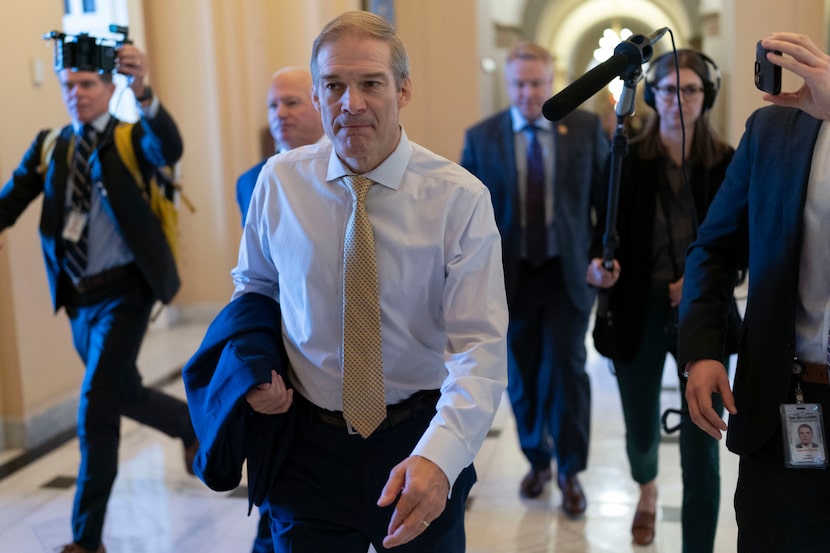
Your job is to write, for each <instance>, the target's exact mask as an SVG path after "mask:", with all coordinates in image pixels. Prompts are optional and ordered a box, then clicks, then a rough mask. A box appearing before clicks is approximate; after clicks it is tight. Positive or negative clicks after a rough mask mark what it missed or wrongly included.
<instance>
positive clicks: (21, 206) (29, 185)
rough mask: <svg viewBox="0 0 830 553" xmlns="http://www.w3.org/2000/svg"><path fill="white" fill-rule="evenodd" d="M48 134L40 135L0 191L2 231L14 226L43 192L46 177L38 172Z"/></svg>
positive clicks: (42, 132)
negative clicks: (43, 145)
mask: <svg viewBox="0 0 830 553" xmlns="http://www.w3.org/2000/svg"><path fill="white" fill-rule="evenodd" d="M47 132H48V131H41V132H40V133H38V135H37V137H35V139H34V141H33V142H32V144H31V146H29V149H28V150H27V151H26V153H25V154H24V155H23V159H22V160H21V161H20V165H18V166H17V168H16V169H15V170H14V173H12V176H11V178H10V179H9V181H8V182H7V183H6V184H5V186H3V189H2V190H0V231H2V230H3V229H5V228H6V227H10V226H12V225H13V224H14V223H15V222H16V221H17V219H18V217H20V215H21V214H22V213H23V211H24V210H25V209H26V207H27V206H28V205H29V204H30V203H31V202H32V201H33V200H34V199H35V198H37V197H38V196H39V195H40V194H41V192H43V184H44V175H41V174H40V173H39V172H38V166H39V165H40V157H41V154H40V149H41V145H42V143H43V138H44V137H45V136H46V133H47Z"/></svg>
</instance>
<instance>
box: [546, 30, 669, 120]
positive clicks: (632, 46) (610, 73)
mask: <svg viewBox="0 0 830 553" xmlns="http://www.w3.org/2000/svg"><path fill="white" fill-rule="evenodd" d="M668 30H669V29H668V27H663V28H662V29H658V30H656V31H654V32H653V33H651V34H649V35H647V36H644V35H633V36H630V37H629V38H628V39H627V40H624V41H623V42H620V43H619V44H617V47H616V48H614V55H613V56H611V57H610V58H608V59H607V60H606V61H604V62H602V63H601V64H599V65H597V66H596V67H594V68H593V69H591V70H590V71H588V72H587V73H585V74H584V75H583V76H581V77H580V78H578V79H577V80H575V81H574V82H573V83H571V84H570V85H568V86H567V87H565V88H564V89H563V90H562V91H561V92H559V93H558V94H556V95H555V96H554V97H553V98H551V99H549V100H548V101H547V102H545V104H544V105H543V106H542V115H544V116H545V119H548V120H550V121H559V120H560V119H562V118H563V117H565V116H566V115H567V114H569V113H570V112H572V111H573V110H574V109H576V108H577V106H579V105H580V104H581V103H582V102H584V101H585V100H587V99H588V98H590V97H591V96H593V95H594V94H596V93H597V92H599V91H600V89H602V87H604V86H605V85H607V84H608V83H610V82H611V81H612V80H613V79H614V78H616V77H619V76H621V75H623V74H625V73H628V72H629V71H634V70H636V69H639V68H640V66H641V65H642V64H643V63H645V62H647V61H648V60H650V59H651V55H652V54H653V53H654V49H653V48H652V45H653V44H654V43H655V42H657V41H658V40H660V38H661V37H662V36H663V35H664V34H665V33H666V31H668Z"/></svg>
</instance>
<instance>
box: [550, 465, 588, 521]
mask: <svg viewBox="0 0 830 553" xmlns="http://www.w3.org/2000/svg"><path fill="white" fill-rule="evenodd" d="M557 480H558V483H559V489H560V490H562V510H563V511H565V514H566V515H568V516H569V517H578V516H580V515H582V514H583V513H584V512H585V508H586V507H587V505H588V502H587V501H586V500H585V492H583V491H582V486H580V485H579V480H577V478H576V475H575V474H574V475H571V476H566V475H562V474H560V475H559V477H558V478H557Z"/></svg>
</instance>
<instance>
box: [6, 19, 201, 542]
mask: <svg viewBox="0 0 830 553" xmlns="http://www.w3.org/2000/svg"><path fill="white" fill-rule="evenodd" d="M53 35H54V33H53ZM53 38H54V37H53ZM77 38H85V39H86V41H82V42H79V43H76V46H75V47H73V48H69V47H66V44H64V42H65V41H64V36H63V35H60V37H59V38H58V41H59V42H60V44H59V46H60V48H58V47H56V50H55V52H56V63H55V71H56V74H57V76H58V78H59V80H60V83H61V90H62V96H63V101H64V104H65V105H66V109H67V112H68V113H69V116H70V118H71V120H72V121H71V123H70V124H69V125H66V126H65V127H63V128H62V129H60V131H59V132H58V133H57V134H55V133H52V132H50V131H47V130H44V131H41V132H40V133H38V135H37V137H36V138H35V140H34V142H33V143H32V145H31V147H30V148H29V150H28V151H27V152H26V154H25V155H24V156H23V159H22V161H21V162H20V165H19V166H18V167H17V169H15V171H14V174H13V175H12V177H11V179H9V181H8V182H7V183H6V185H5V186H4V187H3V189H2V190H0V230H3V229H5V228H6V227H9V226H11V225H13V224H14V223H15V221H16V220H17V218H18V217H19V216H20V215H21V214H22V213H23V211H24V210H25V209H26V207H27V206H28V205H29V204H30V203H31V202H32V201H33V200H35V199H36V198H37V197H38V196H40V195H41V194H43V210H42V213H41V220H40V234H41V244H42V248H43V255H44V260H45V263H46V272H47V277H48V281H49V287H50V291H51V294H52V300H53V305H54V308H55V310H56V311H57V310H58V309H60V308H61V307H63V308H64V310H65V311H66V313H67V315H68V316H69V320H70V325H71V328H72V336H73V341H74V345H75V349H76V350H77V352H78V354H79V355H80V357H81V359H82V361H83V362H84V364H85V366H86V369H85V370H86V374H85V376H84V379H83V384H82V386H81V397H80V402H79V409H78V427H77V433H78V439H79V444H80V450H81V463H80V468H79V472H78V479H77V490H76V493H75V501H74V506H73V512H72V534H73V540H72V543H69V544H67V545H65V546H63V548H62V549H61V552H62V553H88V552H95V553H103V552H105V548H104V545H103V544H102V542H101V535H102V529H103V523H104V517H105V514H106V506H107V501H108V499H109V495H110V491H111V489H112V486H113V482H114V480H115V476H116V473H117V469H118V444H119V428H120V418H121V415H122V414H124V415H126V416H128V417H130V418H132V419H134V420H136V421H138V422H140V423H142V424H146V425H148V426H150V427H153V428H156V429H158V430H160V431H162V432H164V433H165V434H167V435H169V436H171V437H174V438H178V439H181V440H182V442H183V445H184V453H185V464H186V469H187V470H188V472H191V471H192V468H191V466H192V459H193V456H194V455H195V452H196V449H197V448H198V442H197V441H196V437H195V434H194V432H193V427H192V425H191V422H190V417H189V414H188V411H187V406H186V404H185V403H184V402H182V401H180V400H178V399H175V398H173V397H170V396H167V395H165V394H163V393H161V392H159V391H156V390H153V389H149V388H146V387H144V386H143V385H142V383H141V375H140V374H139V372H138V368H137V367H136V358H137V356H138V352H139V349H140V346H141V342H142V339H143V337H144V334H145V332H146V330H147V325H148V322H149V319H150V313H151V310H152V307H153V304H154V303H155V301H156V300H160V301H162V302H164V303H167V302H169V301H170V300H171V299H172V298H173V296H174V295H175V294H176V292H177V291H178V288H179V277H178V273H177V271H176V265H175V261H174V259H173V254H172V251H171V249H170V246H169V244H168V243H167V241H166V239H165V236H164V233H163V231H162V228H161V225H160V223H159V221H158V219H157V218H156V217H155V215H154V214H153V212H152V210H151V208H150V205H149V203H148V201H147V199H146V194H147V190H146V184H145V183H144V182H136V181H135V180H134V179H133V178H132V177H131V171H130V170H129V167H128V162H125V160H124V159H123V158H122V155H121V152H122V151H123V150H122V148H132V150H133V152H134V157H135V161H133V163H137V164H138V169H139V170H140V172H141V174H142V175H144V176H145V177H146V176H147V175H149V174H150V173H151V172H152V171H153V170H154V167H157V166H164V165H171V164H173V163H175V162H176V161H177V160H178V159H179V158H180V157H181V154H182V139H181V136H180V134H179V131H178V128H177V127H176V124H175V122H174V121H173V119H172V117H171V116H170V114H169V113H167V111H166V110H165V109H164V107H163V106H162V105H161V104H160V103H159V100H158V98H157V97H156V96H155V94H154V93H153V91H152V90H151V89H150V87H149V86H147V85H146V81H145V78H146V75H147V72H148V63H147V58H146V56H145V54H144V53H143V52H142V51H141V50H140V49H138V48H137V47H135V46H134V45H132V44H130V43H128V42H126V41H125V42H124V43H120V44H118V45H117V46H116V47H115V48H111V49H110V50H107V48H108V47H105V46H102V45H101V44H100V43H98V42H96V41H95V39H92V38H91V37H88V35H79V37H77ZM109 52H112V54H111V55H110V57H109V58H107V54H108V53H109ZM102 53H103V54H104V55H101V54H102ZM107 59H109V60H111V61H112V62H113V63H112V65H111V67H110V65H104V61H102V60H107ZM113 71H117V72H119V73H122V74H124V75H127V76H128V77H130V79H129V81H130V85H129V86H130V88H131V89H132V91H133V93H134V94H135V95H136V100H137V103H138V106H137V107H138V111H139V114H140V121H139V122H138V123H136V124H128V123H125V122H122V121H119V120H118V119H117V118H115V117H114V116H112V115H111V114H110V113H109V102H110V99H111V98H112V95H113V92H114V90H115V86H114V84H113V82H112V72H113ZM119 136H120V137H123V139H124V141H125V142H128V143H129V144H126V145H122V144H120V143H118V141H119V138H118V137H119Z"/></svg>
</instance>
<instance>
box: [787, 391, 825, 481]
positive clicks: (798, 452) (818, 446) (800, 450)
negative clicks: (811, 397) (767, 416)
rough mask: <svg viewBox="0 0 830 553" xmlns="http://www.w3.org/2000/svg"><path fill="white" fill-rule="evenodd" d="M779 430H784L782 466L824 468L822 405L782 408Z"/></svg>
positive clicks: (792, 405)
mask: <svg viewBox="0 0 830 553" xmlns="http://www.w3.org/2000/svg"><path fill="white" fill-rule="evenodd" d="M781 427H782V429H783V430H784V432H783V435H784V462H785V464H786V465H787V466H788V467H790V468H826V467H827V451H826V448H825V441H824V428H823V424H822V415H821V405H819V404H817V403H799V404H787V405H782V406H781Z"/></svg>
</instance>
